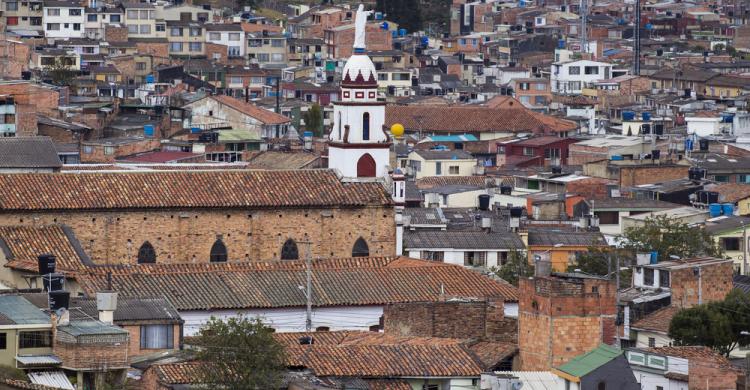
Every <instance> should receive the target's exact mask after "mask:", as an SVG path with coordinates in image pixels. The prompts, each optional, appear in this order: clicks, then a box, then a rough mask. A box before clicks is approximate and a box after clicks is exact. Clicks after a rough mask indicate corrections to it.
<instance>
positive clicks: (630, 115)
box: [622, 111, 635, 121]
mask: <svg viewBox="0 0 750 390" xmlns="http://www.w3.org/2000/svg"><path fill="white" fill-rule="evenodd" d="M633 119H635V113H634V112H633V111H623V112H622V120H624V121H632V120H633Z"/></svg>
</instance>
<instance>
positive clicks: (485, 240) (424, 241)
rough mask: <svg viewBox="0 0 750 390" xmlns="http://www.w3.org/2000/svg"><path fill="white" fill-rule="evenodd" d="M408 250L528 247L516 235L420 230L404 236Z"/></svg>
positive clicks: (406, 233) (509, 248)
mask: <svg viewBox="0 0 750 390" xmlns="http://www.w3.org/2000/svg"><path fill="white" fill-rule="evenodd" d="M404 247H405V248H408V249H439V248H446V249H475V250H479V249H507V250H511V249H524V248H525V247H526V246H525V245H524V244H523V241H522V240H521V238H520V237H519V236H518V234H516V233H510V232H508V233H487V232H479V231H455V230H452V231H447V230H419V231H413V232H412V231H409V232H405V234H404Z"/></svg>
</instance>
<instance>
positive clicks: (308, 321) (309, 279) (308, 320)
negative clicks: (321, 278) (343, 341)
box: [305, 242, 312, 332]
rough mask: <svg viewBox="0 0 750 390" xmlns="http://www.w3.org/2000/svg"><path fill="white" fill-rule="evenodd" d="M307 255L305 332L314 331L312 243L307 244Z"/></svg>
mask: <svg viewBox="0 0 750 390" xmlns="http://www.w3.org/2000/svg"><path fill="white" fill-rule="evenodd" d="M306 244H307V253H305V278H306V279H307V280H306V282H307V287H306V289H305V298H307V310H306V317H305V330H306V331H308V332H310V331H312V258H311V255H310V242H307V243H306Z"/></svg>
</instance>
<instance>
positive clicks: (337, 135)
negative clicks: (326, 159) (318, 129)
mask: <svg viewBox="0 0 750 390" xmlns="http://www.w3.org/2000/svg"><path fill="white" fill-rule="evenodd" d="M341 126H342V125H341V111H339V117H338V126H337V127H338V134H336V140H340V139H341Z"/></svg>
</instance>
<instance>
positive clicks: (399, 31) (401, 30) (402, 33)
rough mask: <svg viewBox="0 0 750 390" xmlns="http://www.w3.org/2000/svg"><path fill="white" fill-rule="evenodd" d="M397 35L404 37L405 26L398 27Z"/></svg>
mask: <svg viewBox="0 0 750 390" xmlns="http://www.w3.org/2000/svg"><path fill="white" fill-rule="evenodd" d="M398 36H400V37H405V36H406V29H405V28H400V29H398Z"/></svg>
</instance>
